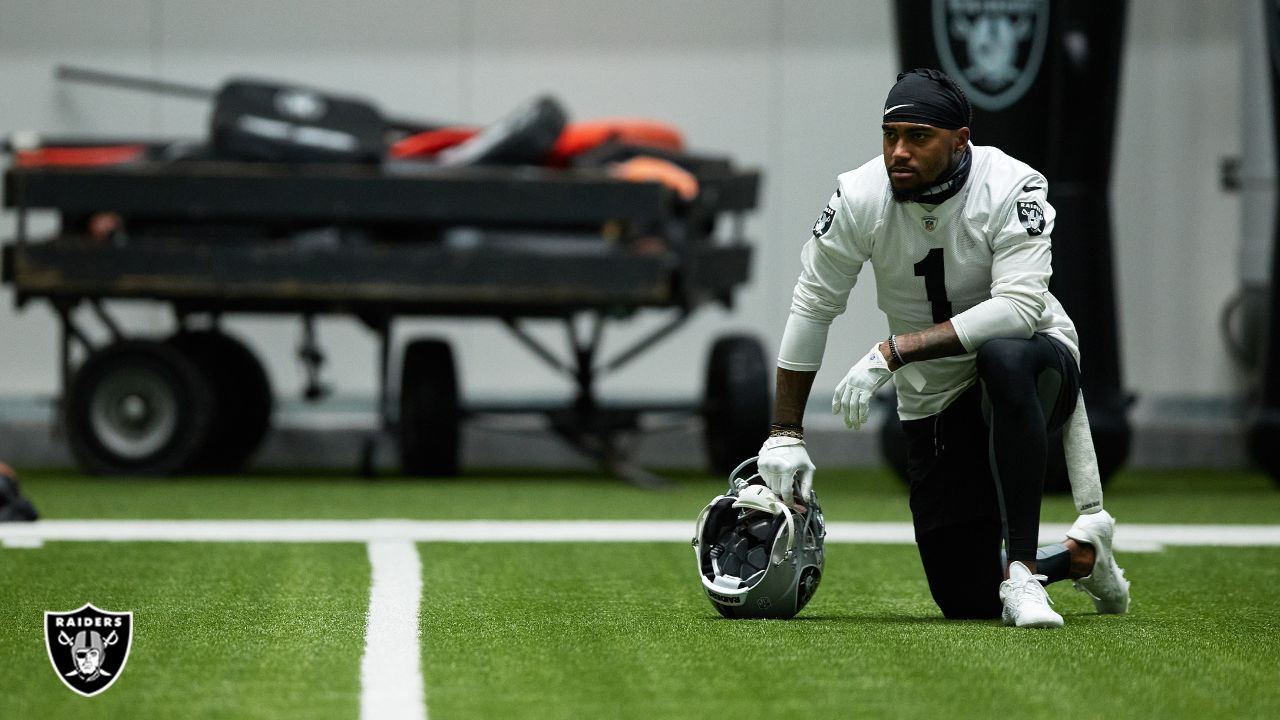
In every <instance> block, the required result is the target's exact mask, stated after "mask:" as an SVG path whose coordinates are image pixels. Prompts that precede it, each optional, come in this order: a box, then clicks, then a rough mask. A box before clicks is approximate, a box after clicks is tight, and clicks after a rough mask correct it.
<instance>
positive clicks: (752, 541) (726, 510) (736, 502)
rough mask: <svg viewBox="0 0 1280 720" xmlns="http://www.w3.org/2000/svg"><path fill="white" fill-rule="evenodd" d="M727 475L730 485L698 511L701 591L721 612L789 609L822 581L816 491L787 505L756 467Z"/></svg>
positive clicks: (759, 613)
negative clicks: (749, 472) (746, 474)
mask: <svg viewBox="0 0 1280 720" xmlns="http://www.w3.org/2000/svg"><path fill="white" fill-rule="evenodd" d="M755 461H756V458H754V457H753V458H750V459H748V460H747V461H745V462H743V463H742V464H741V465H739V466H738V467H737V469H735V470H734V471H733V472H732V473H730V474H729V489H728V490H727V491H726V492H725V493H724V494H723V495H718V496H716V497H715V498H714V499H713V500H712V501H711V502H710V503H708V504H707V506H706V507H705V508H703V509H702V512H701V513H700V514H699V515H698V522H697V530H696V533H697V534H696V535H695V536H694V538H693V551H694V555H696V556H697V559H698V575H699V577H700V578H701V580H702V590H703V592H705V593H706V595H707V599H709V600H710V601H711V604H712V606H714V607H715V609H716V610H717V611H719V612H720V614H721V615H723V616H725V617H727V618H735V619H736V618H778V619H785V618H789V617H792V616H794V615H795V614H796V613H798V612H800V610H801V609H803V608H804V606H805V604H806V603H808V602H809V599H810V598H812V597H813V593H814V592H815V591H816V590H817V589H818V583H819V582H820V581H821V580H822V567H823V540H824V538H825V537H826V535H827V526H826V522H825V521H824V520H823V518H822V508H821V507H820V506H819V505H818V496H817V494H816V493H813V492H810V493H809V497H807V498H797V499H796V507H794V508H792V507H789V506H787V504H786V503H784V502H783V501H782V499H781V498H780V497H778V495H777V494H776V493H774V492H773V491H771V490H770V489H769V488H768V487H767V486H766V485H765V484H764V481H763V480H762V479H761V478H760V474H759V473H756V474H754V475H752V476H750V477H745V478H744V477H740V476H739V474H740V473H742V471H743V470H744V469H745V468H746V467H747V466H749V465H751V464H753V463H754V462H755Z"/></svg>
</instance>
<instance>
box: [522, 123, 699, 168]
mask: <svg viewBox="0 0 1280 720" xmlns="http://www.w3.org/2000/svg"><path fill="white" fill-rule="evenodd" d="M611 141H612V142H620V143H624V144H627V145H639V146H641V147H651V148H657V149H659V150H670V151H671V152H680V151H682V150H684V136H683V135H681V134H680V131H679V130H677V129H676V128H675V126H673V125H668V124H667V123H664V122H658V121H657V120H644V119H641V118H604V119H601V120H590V121H587V122H576V123H569V125H568V126H567V127H565V129H564V132H562V133H560V139H558V140H556V144H555V146H554V147H553V148H551V155H550V156H549V157H548V158H547V164H548V165H565V164H567V163H568V161H569V159H570V158H572V157H573V156H575V155H578V154H581V153H584V152H586V151H588V150H592V149H594V148H597V147H600V146H601V145H603V144H605V143H607V142H611Z"/></svg>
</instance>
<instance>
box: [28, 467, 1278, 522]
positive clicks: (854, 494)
mask: <svg viewBox="0 0 1280 720" xmlns="http://www.w3.org/2000/svg"><path fill="white" fill-rule="evenodd" d="M667 477H668V478H669V479H670V485H669V487H668V488H666V489H664V490H645V489H641V488H637V487H633V486H630V485H626V484H624V483H622V482H620V481H617V480H614V479H612V478H608V477H604V476H600V475H592V474H583V473H557V472H553V471H541V472H538V473H532V474H517V473H514V472H504V473H492V472H491V473H484V472H477V473H472V474H468V475H465V476H462V477H458V478H444V479H408V478H391V477H388V478H379V479H373V480H368V479H364V478H353V477H349V476H340V475H335V476H329V477H316V476H304V477H295V476H289V475H257V476H250V475H245V476H236V477H190V478H139V479H104V478H95V477H86V476H83V475H79V474H76V473H73V472H59V471H30V472H26V473H24V474H23V477H22V481H23V490H24V492H25V493H26V494H27V495H28V496H29V497H30V498H31V499H32V500H33V501H34V502H35V504H36V507H37V508H38V509H39V510H40V512H41V513H42V515H43V516H44V517H46V518H50V519H54V518H103V519H106V518H165V519H185V518H282V519H283V518H297V519H358V518H406V519H463V518H477V519H494V520H503V519H569V518H590V519H667V520H675V519H686V518H687V519H689V520H690V522H692V520H693V518H694V517H695V516H696V515H697V513H698V511H699V510H700V509H701V508H702V506H703V505H705V504H706V503H707V501H708V500H710V499H711V497H712V496H713V495H715V494H716V493H718V492H720V491H721V490H722V489H723V488H724V486H725V482H724V480H723V479H720V478H716V477H711V476H709V475H706V474H703V473H697V472H682V473H668V474H667ZM816 487H817V490H818V493H819V497H821V498H822V505H823V510H824V512H825V513H826V516H827V518H828V519H829V520H833V521H844V520H863V521H901V522H906V521H909V520H910V519H911V515H910V511H909V510H908V508H907V499H906V498H907V492H906V488H905V486H904V485H903V484H902V483H901V482H899V481H898V480H897V478H896V477H894V476H893V475H892V474H891V473H890V472H889V471H888V470H871V469H856V470H850V469H831V470H825V471H820V472H819V474H818V477H817V482H816ZM1106 506H1107V509H1108V510H1110V511H1111V513H1112V514H1113V515H1115V516H1116V517H1117V518H1119V520H1120V521H1121V522H1147V523H1150V522H1161V523H1280V489H1278V488H1277V486H1276V485H1275V484H1274V483H1272V481H1271V480H1270V479H1268V478H1267V477H1265V476H1264V475H1261V474H1254V473H1239V472H1219V471H1173V472H1169V471H1146V470H1144V471H1129V472H1125V473H1122V474H1120V475H1118V476H1117V477H1116V478H1115V479H1114V480H1113V481H1112V482H1111V483H1110V484H1109V486H1108V489H1107V491H1106ZM1074 517H1075V511H1074V509H1073V507H1072V504H1071V498H1070V497H1069V496H1053V497H1047V498H1046V499H1045V501H1044V506H1043V520H1044V521H1045V522H1064V523H1069V522H1071V521H1072V520H1073V519H1074Z"/></svg>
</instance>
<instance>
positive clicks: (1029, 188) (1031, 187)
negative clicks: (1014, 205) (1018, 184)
mask: <svg viewBox="0 0 1280 720" xmlns="http://www.w3.org/2000/svg"><path fill="white" fill-rule="evenodd" d="M1043 189H1044V188H1042V187H1040V186H1039V185H1023V186H1022V192H1031V191H1032V190H1043Z"/></svg>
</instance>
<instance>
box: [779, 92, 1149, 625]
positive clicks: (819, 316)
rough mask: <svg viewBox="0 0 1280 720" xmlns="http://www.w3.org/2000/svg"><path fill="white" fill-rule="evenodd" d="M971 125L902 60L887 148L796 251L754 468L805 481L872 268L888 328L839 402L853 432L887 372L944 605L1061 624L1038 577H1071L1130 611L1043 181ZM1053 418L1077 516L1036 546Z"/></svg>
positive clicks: (961, 101) (1096, 596) (841, 191)
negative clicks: (814, 430)
mask: <svg viewBox="0 0 1280 720" xmlns="http://www.w3.org/2000/svg"><path fill="white" fill-rule="evenodd" d="M971 120H972V109H971V107H970V105H969V102H968V99H967V98H966V97H965V94H964V92H963V91H962V90H961V89H960V88H959V87H958V86H957V85H956V84H955V82H954V81H952V80H951V78H949V77H947V76H946V75H945V74H943V73H941V72H939V71H937V70H928V69H919V70H913V71H911V72H908V73H903V74H901V75H899V76H898V81H897V83H896V84H895V85H894V86H893V88H892V89H891V90H890V91H889V95H888V98H887V99H886V100H885V104H884V120H883V124H882V125H881V131H882V133H883V149H884V156H883V158H882V159H881V158H876V159H873V160H870V161H868V162H867V163H866V164H864V165H862V166H861V167H859V168H857V169H856V170H852V171H850V172H847V173H844V174H842V175H840V177H839V179H838V185H837V187H836V191H835V193H834V194H833V195H832V196H831V199H830V201H829V202H828V204H827V207H826V209H825V210H824V211H823V212H822V214H821V215H820V216H819V218H818V221H817V223H816V224H815V225H814V228H813V237H812V238H810V239H809V240H808V242H807V243H806V244H805V246H804V249H803V250H802V252H801V261H802V266H803V269H802V271H801V273H800V278H799V281H798V282H797V283H796V285H795V290H794V292H793V296H792V304H791V313H790V316H789V318H788V320H787V324H786V328H785V330H784V332H783V337H782V346H781V349H780V351H779V357H778V369H777V402H776V409H775V413H774V420H775V423H774V424H773V425H772V427H771V430H770V436H769V437H768V439H767V440H766V441H765V443H764V446H763V447H762V448H761V450H760V459H759V468H760V472H761V475H762V476H763V477H764V478H765V479H766V481H767V482H768V484H769V486H770V487H771V488H772V489H774V490H775V491H776V492H778V493H779V494H780V495H782V496H783V497H784V498H787V499H788V500H789V499H791V498H792V497H793V493H794V492H796V491H797V490H798V491H799V492H800V493H802V495H803V496H807V495H808V490H809V488H810V487H811V486H812V482H813V470H814V465H813V463H812V462H811V461H810V459H809V456H808V452H807V451H806V449H805V445H804V430H803V427H802V425H803V417H804V407H805V403H806V401H807V399H808V396H809V391H810V388H811V387H812V384H813V378H814V376H815V375H816V373H817V370H818V368H819V366H820V365H821V362H822V355H823V350H824V349H825V347H826V341H827V330H828V327H829V326H830V324H831V321H832V319H834V318H835V317H836V316H837V315H839V314H841V313H842V312H844V310H845V305H846V303H847V300H848V296H849V292H850V290H852V289H853V286H854V283H855V282H856V281H857V279H858V274H859V272H860V271H861V270H862V267H863V265H864V264H866V263H870V264H871V269H872V271H873V272H874V273H875V279H876V293H877V298H878V304H879V307H880V309H881V310H882V311H884V313H885V315H886V316H887V317H888V321H889V329H890V332H891V334H890V336H889V338H888V339H886V340H883V341H880V342H877V343H875V344H874V345H872V346H871V348H870V349H869V350H868V351H867V352H866V353H864V354H863V355H862V357H861V358H860V359H859V360H858V361H857V362H856V363H855V364H854V365H853V367H852V369H850V370H849V372H848V374H847V375H846V376H845V377H844V379H843V380H842V381H841V382H840V384H839V385H838V386H837V388H836V392H835V397H834V398H833V399H832V403H831V410H832V413H834V414H836V415H840V416H843V418H844V421H845V423H846V424H847V425H848V426H849V427H851V428H854V429H857V428H859V427H861V426H862V425H863V424H864V423H866V421H867V413H868V409H869V405H870V401H871V397H872V395H873V394H874V393H875V392H876V390H877V389H878V388H880V387H881V385H883V384H884V383H885V382H887V381H889V380H890V379H892V380H893V381H894V386H895V387H896V389H897V394H898V415H899V417H900V419H901V420H902V424H903V428H904V430H905V431H906V436H907V443H908V466H907V472H908V476H909V480H910V486H911V490H910V504H911V512H912V517H913V522H914V525H915V536H916V544H917V547H918V549H919V551H920V558H921V561H922V562H923V565H924V570H925V574H926V576H927V578H928V582H929V589H930V591H931V593H932V595H933V598H934V601H935V602H937V604H938V607H939V608H941V610H942V612H943V614H944V615H945V616H946V617H948V618H996V617H1002V619H1003V621H1004V623H1005V624H1007V625H1016V626H1018V627H1060V626H1061V625H1062V617H1061V616H1060V615H1059V614H1058V613H1057V612H1055V611H1054V610H1053V609H1052V608H1051V607H1050V601H1049V598H1048V595H1047V594H1046V593H1045V590H1044V587H1043V585H1042V584H1043V583H1049V582H1053V581H1056V580H1063V579H1067V578H1073V579H1075V580H1076V587H1077V588H1078V589H1081V590H1083V591H1085V592H1087V593H1088V594H1089V595H1090V596H1091V597H1092V598H1093V600H1094V604H1095V606H1096V608H1097V610H1098V612H1100V613H1123V612H1126V611H1127V610H1128V607H1129V583H1128V581H1127V580H1125V578H1124V573H1123V571H1122V570H1120V568H1119V567H1118V566H1117V565H1116V562H1115V558H1114V555H1113V553H1112V548H1111V545H1112V536H1113V532H1114V528H1115V520H1114V519H1113V518H1112V517H1111V515H1109V514H1108V513H1107V512H1106V511H1105V510H1103V509H1102V498H1101V489H1100V485H1099V484H1098V481H1097V460H1096V458H1095V457H1094V453H1093V445H1092V440H1091V439H1090V438H1089V427H1088V419H1087V417H1086V415H1085V409H1084V400H1083V395H1082V394H1081V393H1080V390H1079V386H1080V383H1079V377H1080V370H1079V363H1080V356H1079V353H1080V351H1079V343H1078V340H1077V335H1076V329H1075V326H1074V325H1073V324H1072V321H1071V318H1069V317H1068V316H1067V314H1066V313H1065V312H1064V311H1063V308H1062V305H1060V304H1059V303H1058V301H1057V300H1056V299H1055V298H1054V296H1053V295H1052V294H1051V293H1050V292H1049V278H1050V276H1051V275H1052V272H1053V269H1052V265H1051V253H1050V236H1051V235H1052V233H1053V226H1054V215H1055V213H1054V209H1053V207H1052V206H1051V205H1050V204H1049V203H1048V200H1047V195H1048V187H1049V186H1048V182H1047V181H1046V180H1045V178H1044V177H1043V176H1042V175H1041V174H1040V173H1039V172H1037V171H1036V170H1035V169H1033V168H1031V167H1029V166H1028V165H1026V164H1025V163H1022V162H1020V161H1018V160H1016V159H1014V158H1012V157H1010V156H1008V155H1006V154H1005V153H1003V152H1001V151H1000V150H999V149H997V148H994V147H985V146H981V145H973V144H972V143H970V141H969V139H970V138H969V134H970V131H969V125H970V122H971ZM1058 429H1062V430H1063V433H1064V437H1065V441H1064V444H1065V451H1066V454H1067V460H1068V470H1069V475H1070V476H1071V480H1072V484H1073V490H1074V491H1075V492H1076V505H1077V509H1078V510H1079V512H1080V513H1081V515H1080V517H1079V518H1078V519H1077V520H1076V522H1075V524H1074V525H1073V526H1072V528H1071V530H1070V531H1068V533H1067V537H1066V538H1064V540H1063V542H1061V543H1058V544H1056V545H1053V546H1050V547H1048V548H1043V549H1037V547H1036V543H1037V538H1038V535H1039V530H1040V500H1041V494H1042V491H1043V483H1044V475H1045V465H1046V453H1047V438H1048V436H1049V434H1050V433H1051V432H1054V431H1056V430H1058ZM794 484H798V485H799V487H798V488H795V487H793V485H794ZM1077 486H1079V487H1077ZM1002 544H1003V545H1004V547H1005V550H1006V552H1007V555H1004V554H1002V552H1001V545H1002Z"/></svg>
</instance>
